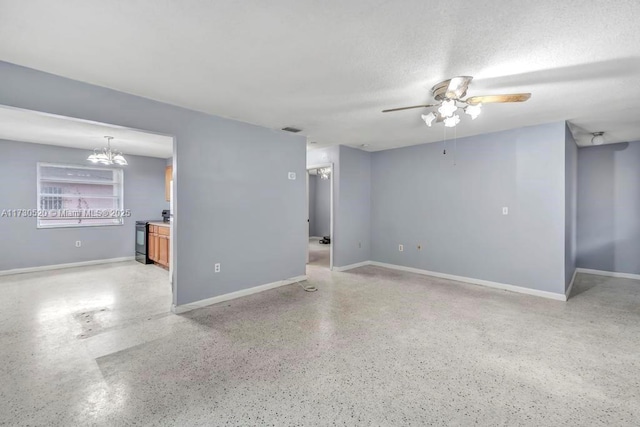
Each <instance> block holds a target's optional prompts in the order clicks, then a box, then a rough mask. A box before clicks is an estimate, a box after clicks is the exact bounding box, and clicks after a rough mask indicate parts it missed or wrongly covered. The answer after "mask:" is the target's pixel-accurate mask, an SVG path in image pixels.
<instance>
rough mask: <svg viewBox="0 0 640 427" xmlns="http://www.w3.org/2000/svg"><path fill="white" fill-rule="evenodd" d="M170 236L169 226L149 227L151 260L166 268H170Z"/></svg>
mask: <svg viewBox="0 0 640 427" xmlns="http://www.w3.org/2000/svg"><path fill="white" fill-rule="evenodd" d="M170 234H171V229H170V228H169V227H167V226H159V225H149V236H148V242H149V248H148V250H149V259H150V260H151V261H153V262H154V263H156V264H158V265H160V266H162V267H165V268H169V250H170V249H169V248H170V247H171V241H170Z"/></svg>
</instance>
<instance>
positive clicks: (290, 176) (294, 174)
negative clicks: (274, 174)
mask: <svg viewBox="0 0 640 427" xmlns="http://www.w3.org/2000/svg"><path fill="white" fill-rule="evenodd" d="M289 179H291V180H294V179H296V173H295V172H289Z"/></svg>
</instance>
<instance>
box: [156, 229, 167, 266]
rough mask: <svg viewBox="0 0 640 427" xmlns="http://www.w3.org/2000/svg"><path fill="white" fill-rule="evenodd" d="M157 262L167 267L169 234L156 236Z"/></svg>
mask: <svg viewBox="0 0 640 427" xmlns="http://www.w3.org/2000/svg"><path fill="white" fill-rule="evenodd" d="M158 264H160V265H163V266H165V267H169V236H158Z"/></svg>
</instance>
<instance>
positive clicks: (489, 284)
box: [334, 261, 567, 301]
mask: <svg viewBox="0 0 640 427" xmlns="http://www.w3.org/2000/svg"><path fill="white" fill-rule="evenodd" d="M364 265H374V266H376V267H384V268H390V269H392V270H400V271H406V272H409V273H415V274H422V275H424V276H432V277H438V278H440V279H448V280H455V281H456V282H463V283H470V284H472V285H480V286H486V287H489V288H494V289H502V290H504V291H511V292H518V293H521V294H528V295H534V296H537V297H543V298H549V299H553V300H556V301H566V300H567V296H566V295H565V294H559V293H554V292H548V291H539V290H537V289H530V288H525V287H522V286H516V285H508V284H506V283H498V282H492V281H489V280H482V279H474V278H471V277H464V276H455V275H453V274H446V273H438V272H435V271H429V270H421V269H419V268H413V267H405V266H403V265H396V264H387V263H384V262H378V261H365V262H360V263H357V264H351V265H347V266H344V267H338V268H334V270H337V271H347V270H351V269H352V268H357V267H362V266H364Z"/></svg>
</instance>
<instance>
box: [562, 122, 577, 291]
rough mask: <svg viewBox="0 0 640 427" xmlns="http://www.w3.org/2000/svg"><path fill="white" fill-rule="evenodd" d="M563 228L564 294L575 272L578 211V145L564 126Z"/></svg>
mask: <svg viewBox="0 0 640 427" xmlns="http://www.w3.org/2000/svg"><path fill="white" fill-rule="evenodd" d="M564 164H565V173H564V176H565V181H564V185H565V226H564V236H565V238H564V274H565V292H566V291H567V290H569V286H570V285H571V280H572V279H573V275H574V273H575V271H576V258H577V252H578V248H577V246H578V244H577V210H578V206H577V205H578V199H577V198H578V145H577V144H576V141H575V139H573V135H572V134H571V131H570V130H569V126H565V158H564Z"/></svg>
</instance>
